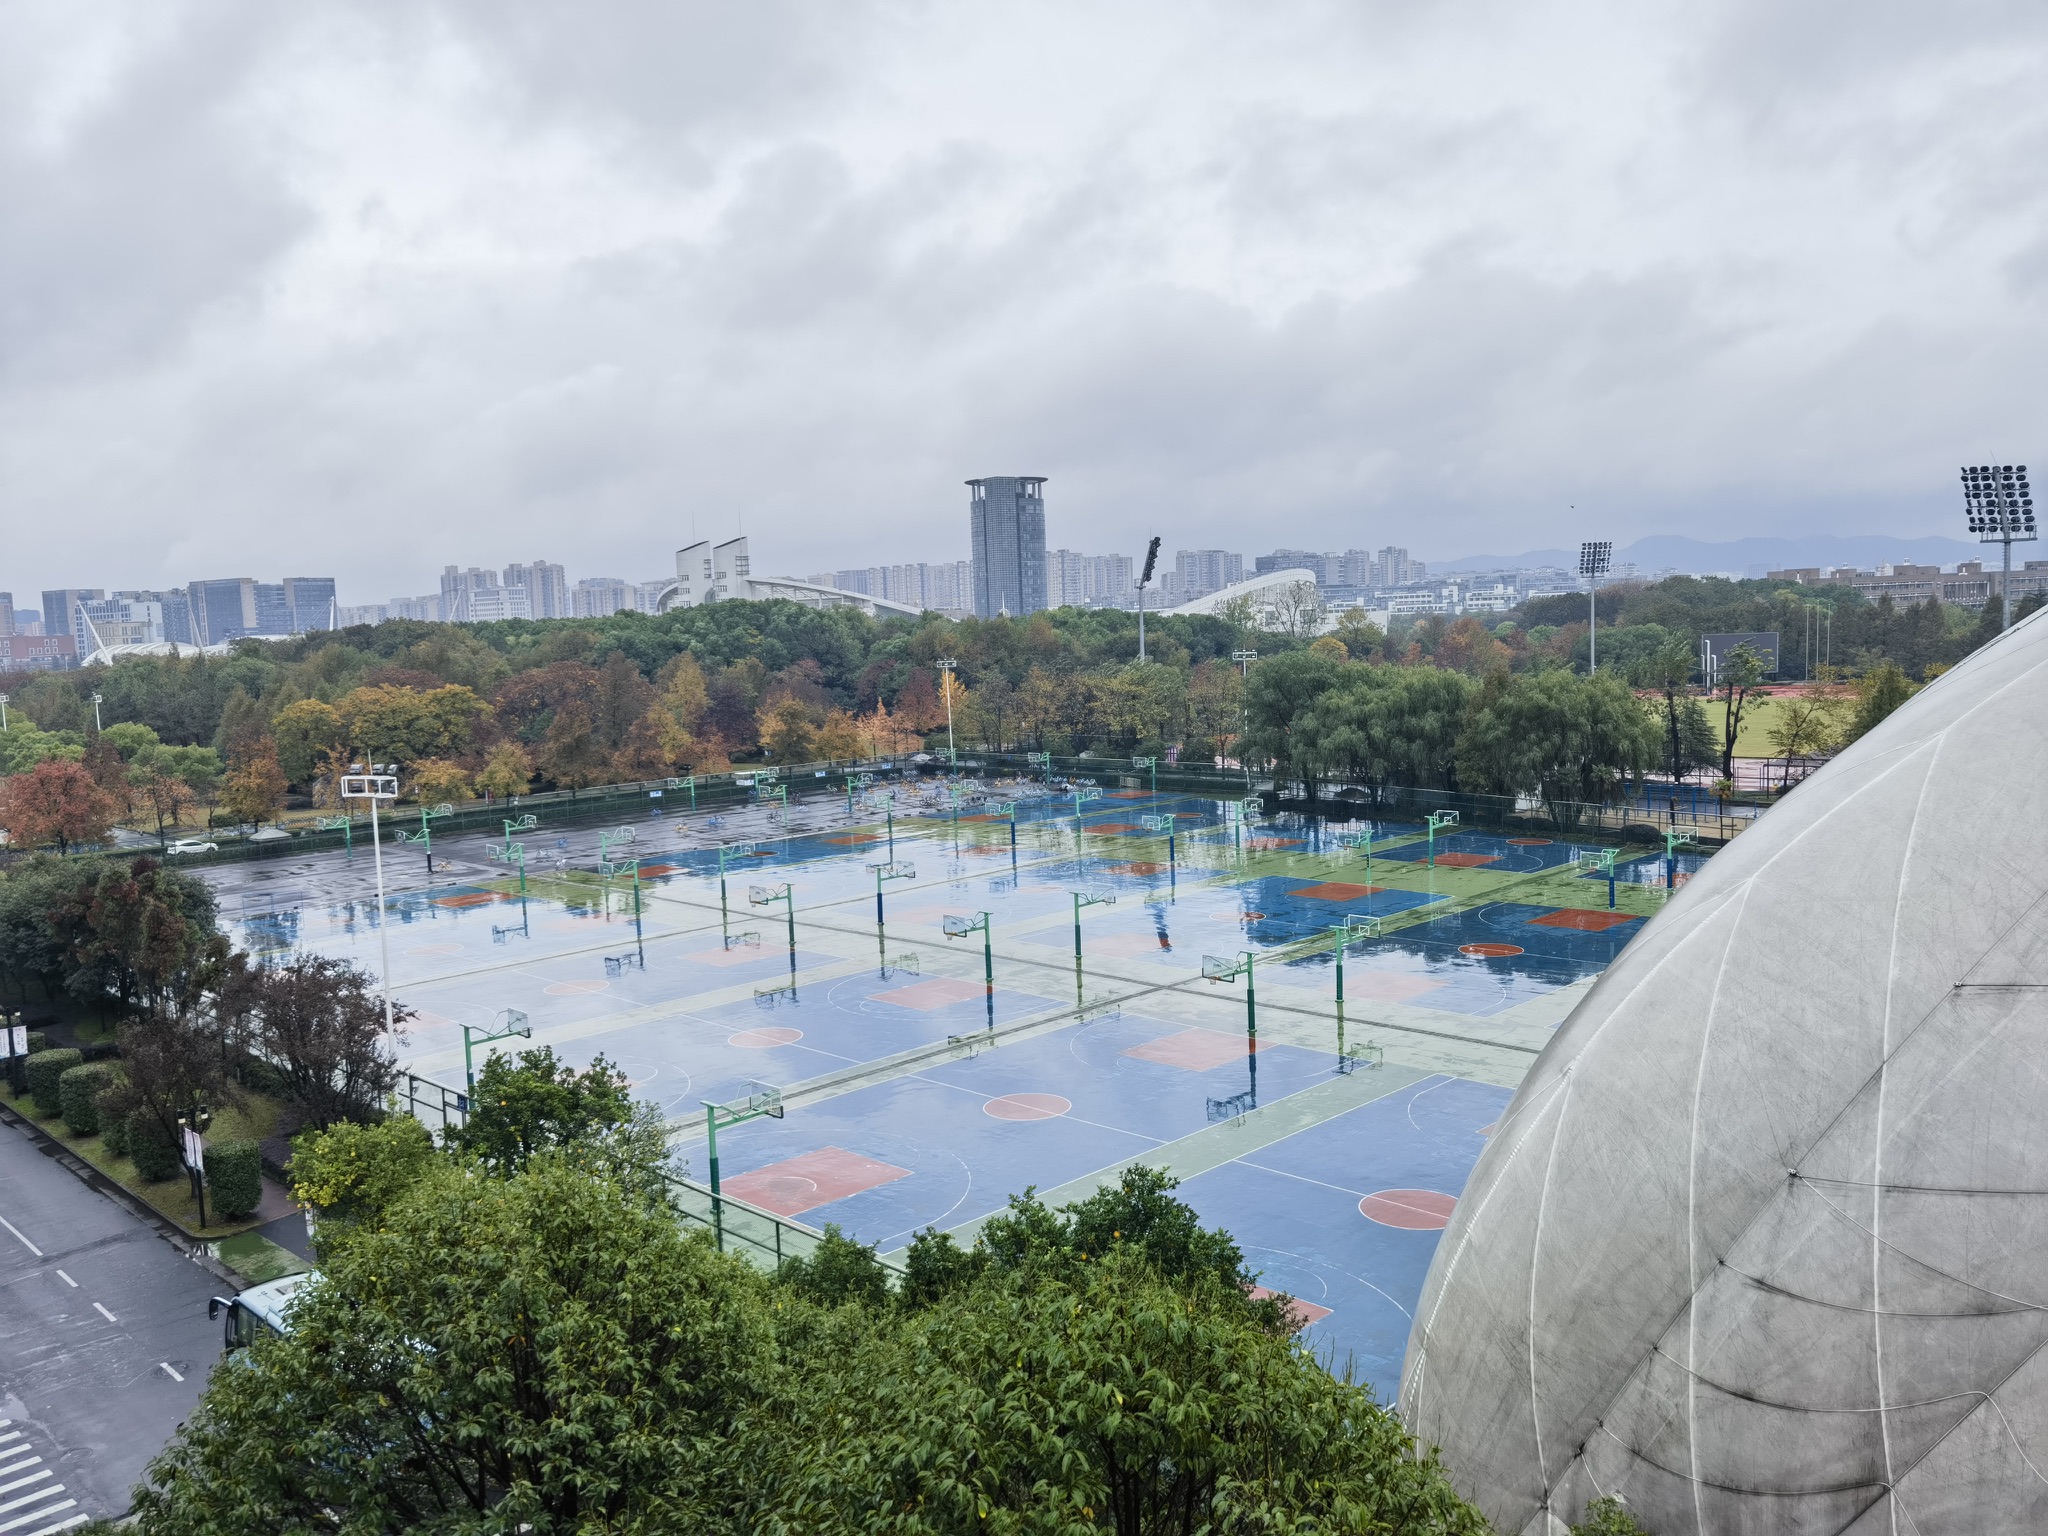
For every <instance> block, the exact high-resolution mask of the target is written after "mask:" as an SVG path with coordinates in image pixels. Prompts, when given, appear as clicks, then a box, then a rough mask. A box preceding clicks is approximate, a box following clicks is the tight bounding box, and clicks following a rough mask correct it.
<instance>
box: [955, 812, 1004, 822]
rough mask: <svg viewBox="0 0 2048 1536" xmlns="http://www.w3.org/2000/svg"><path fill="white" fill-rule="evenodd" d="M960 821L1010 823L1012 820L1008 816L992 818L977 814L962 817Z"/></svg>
mask: <svg viewBox="0 0 2048 1536" xmlns="http://www.w3.org/2000/svg"><path fill="white" fill-rule="evenodd" d="M960 819H961V820H962V821H1008V820H1009V819H1010V818H1009V817H1007V816H990V815H987V814H977V815H974V816H962V817H961V818H960Z"/></svg>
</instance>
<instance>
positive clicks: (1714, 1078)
mask: <svg viewBox="0 0 2048 1536" xmlns="http://www.w3.org/2000/svg"><path fill="white" fill-rule="evenodd" d="M2044 763H2048V623H2044V622H2043V617H2042V616H2041V615H2036V616H2035V617H2033V618H2031V619H2029V620H2028V621H2026V622H2025V623H2023V624H2021V625H2019V626H2017V627H2016V628H2015V629H2013V630H2012V631H2010V632H2008V633H2007V634H2006V635H2004V636H2003V637H2001V638H2000V639H1998V640H1997V641H1995V642H1994V643H1992V644H1991V645H1988V646H1986V647H1985V648H1983V649H1982V650H1980V651H1978V652H1977V653H1975V654H1974V655H1972V656H1971V657H1970V658H1969V659H1968V660H1966V661H1964V662H1963V663H1962V664H1961V665H1960V666H1958V667H1957V668H1955V669H1954V670H1953V671H1952V672H1949V673H1948V674H1946V675H1945V676H1943V677H1941V678H1940V679H1939V680H1937V681H1936V682H1935V683H1934V684H1933V685H1932V686H1930V687H1929V688H1927V689H1926V690H1925V691H1924V692H1923V693H1921V694H1920V695H1918V696H1917V697H1915V698H1914V699H1912V700H1911V701H1910V702H1909V703H1907V704H1906V705H1905V706H1904V707H1903V708H1901V709H1900V710H1898V711H1897V712H1896V713H1895V714H1894V715H1893V716H1892V717H1891V718H1890V719H1889V720H1887V721H1885V722H1884V723H1883V724H1882V725H1880V726H1878V727H1877V728H1876V729H1875V730H1874V731H1872V732H1871V733H1870V734H1869V735H1867V736H1865V737H1864V738H1863V739H1862V740H1861V741H1859V742H1857V743H1856V744H1855V745H1854V746H1852V747H1850V748H1849V749H1848V750H1847V751H1845V752H1843V753H1842V755H1841V756H1840V757H1839V758H1837V759H1836V760H1835V761H1834V762H1832V763H1830V764H1829V765H1828V766H1827V767H1825V768H1823V769H1822V770H1821V771H1820V772H1819V773H1817V774H1815V775H1814V776H1813V777H1812V778H1810V779H1808V780H1807V781H1806V782H1805V783H1804V784H1802V785H1801V786H1800V787H1799V788H1797V789H1796V790H1794V791H1793V792H1792V793H1791V795H1790V796H1789V797H1788V798H1787V799H1786V800H1785V801H1784V802H1783V803H1782V804H1780V805H1778V806H1777V807H1776V808H1774V809H1773V810H1771V811H1770V812H1769V814H1767V815H1766V816H1764V817H1762V818H1761V819H1760V820H1759V821H1758V822H1757V824H1756V825H1755V827H1754V828H1752V829H1751V830H1749V831H1747V832H1745V833H1743V834H1742V835H1741V836H1740V837H1738V838H1737V839H1736V840H1735V841H1734V842H1733V843H1732V844H1730V845H1729V847H1728V848H1727V849H1726V850H1725V851H1724V852H1722V853H1720V854H1718V855H1717V856H1716V857H1715V858H1714V859H1713V860H1712V861H1711V863H1709V864H1708V865H1707V866H1706V867H1705V869H1704V870H1703V871H1702V872H1701V873H1700V874H1699V875H1697V876H1696V877H1695V878H1694V879H1693V880H1692V881H1691V883H1690V884H1688V885H1687V886H1686V887H1685V888H1684V889H1682V890H1681V891H1680V892H1679V893H1678V895H1677V897H1676V898H1675V899H1674V900H1673V902H1672V903H1671V905H1670V906H1669V907H1667V908H1666V909H1665V910H1664V911H1663V912H1662V913H1661V914H1659V915H1658V916H1657V917H1656V918H1655V919H1653V920H1652V921H1651V922H1650V923H1649V924H1647V925H1646V926H1645V929H1644V931H1643V933H1642V934H1641V935H1640V936H1639V937H1638V938H1637V939H1636V940H1635V941H1634V942H1633V943H1632V944H1630V946H1629V947H1628V948H1627V949H1626V950H1625V951H1624V952H1623V953H1622V955H1621V957H1620V958H1619V960H1617V961H1616V963H1615V964H1614V965H1613V966H1612V967H1611V968H1610V969H1609V970H1608V971H1607V972H1606V974H1605V975H1604V976H1602V977H1601V978H1600V980H1599V981H1598V983H1596V984H1595V986H1594V987H1593V989H1592V990H1591V991H1590V992H1589V994H1588V995H1587V996H1586V998H1585V999H1584V1001H1583V1002H1582V1003H1581V1004H1580V1005H1579V1007H1578V1008H1577V1009H1576V1010H1575V1011H1574V1012H1573V1014H1572V1015H1571V1017H1570V1018H1569V1019H1568V1020H1567V1021H1566V1022H1565V1024H1564V1025H1563V1027H1562V1028H1561V1029H1560V1030H1559V1032H1558V1034H1557V1035H1556V1037H1555V1038H1554V1039H1553V1040H1552V1042H1551V1044H1550V1046H1549V1048H1548V1049H1547V1050H1545V1052H1544V1053H1543V1055H1542V1056H1541V1058H1539V1059H1538V1061H1537V1063H1536V1065H1535V1067H1534V1068H1533V1069H1532V1070H1531V1072H1530V1074H1529V1076H1528V1078H1527V1080H1526V1081H1525V1082H1524V1083H1523V1085H1522V1087H1521V1090H1520V1091H1519V1092H1518V1093H1517V1095H1516V1097H1515V1100H1514V1102H1513V1104H1512V1105H1511V1106H1510V1107H1509V1110H1508V1112H1507V1113H1506V1114H1505V1115H1503V1116H1502V1117H1501V1119H1500V1121H1499V1123H1498V1125H1497V1127H1496V1128H1495V1129H1494V1131H1493V1132H1492V1134H1491V1137H1490V1139H1489V1142H1488V1144H1487V1147H1486V1149H1485V1151H1484V1153H1483V1154H1482V1155H1481V1157H1480V1159H1479V1163H1478V1166H1477V1167H1476V1168H1475V1170H1474V1171H1473V1175H1472V1179H1471V1182H1470V1183H1469V1184H1468V1186H1467V1187H1466V1190H1465V1192H1464V1195H1463V1197H1462V1198H1461V1199H1460V1201H1459V1203H1458V1206H1457V1209H1456V1211H1455V1213H1454V1215H1453V1218H1452V1221H1451V1224H1450V1226H1449V1227H1448V1229H1447V1230H1446V1231H1445V1232H1444V1235H1443V1240H1442V1243H1441V1245H1440V1246H1439V1247H1438V1249H1437V1251H1436V1256H1435V1260H1434V1262H1433V1264H1432V1267H1431V1269H1430V1275H1429V1280H1428V1282H1427V1285H1426V1286H1425V1288H1424V1292H1423V1296H1422V1300H1421V1303H1420V1305H1419V1307H1418V1308H1417V1311H1416V1320H1415V1326H1414V1331H1413V1333H1412V1334H1411V1336H1410V1339H1409V1344H1408V1358H1407V1362H1406V1368H1405V1371H1404V1373H1403V1379H1402V1384H1401V1397H1400V1407H1401V1411H1402V1414H1403V1416H1404V1418H1405V1419H1406V1421H1407V1423H1408V1425H1409V1427H1410V1429H1411V1430H1412V1431H1413V1432H1414V1433H1415V1434H1416V1435H1417V1436H1418V1437H1419V1438H1420V1439H1421V1440H1423V1441H1424V1442H1425V1443H1429V1442H1434V1443H1436V1444H1438V1445H1441V1446H1442V1447H1443V1450H1444V1456H1445V1461H1446V1463H1447V1465H1448V1466H1449V1468H1450V1470H1451V1472H1452V1475H1453V1477H1454V1478H1455V1479H1456V1480H1457V1481H1458V1482H1459V1483H1460V1485H1461V1486H1463V1487H1464V1488H1465V1489H1466V1490H1467V1491H1468V1492H1469V1493H1470V1494H1471V1495H1473V1496H1474V1497H1475V1498H1476V1499H1477V1501H1478V1502H1479V1504H1480V1505H1481V1506H1482V1507H1483V1508H1484V1509H1485V1511H1486V1512H1487V1514H1488V1515H1489V1516H1490V1517H1491V1518H1492V1519H1493V1521H1494V1523H1495V1525H1496V1527H1497V1528H1498V1529H1500V1530H1501V1531H1503V1532H1522V1531H1556V1530H1558V1529H1560V1528H1561V1527H1559V1526H1558V1525H1556V1524H1554V1523H1553V1522H1554V1521H1556V1520H1559V1519H1561V1520H1564V1521H1570V1520H1573V1519H1576V1518H1578V1516H1579V1513H1580V1511H1581V1510H1582V1508H1583V1507H1584V1505H1585V1503H1586V1502H1587V1501H1588V1500H1590V1499H1592V1498H1594V1497H1597V1496H1599V1495H1601V1494H1605V1493H1614V1494H1619V1495H1620V1496H1621V1497H1622V1498H1623V1499H1624V1500H1625V1501H1626V1502H1627V1503H1628V1504H1629V1506H1630V1507H1631V1508H1632V1510H1633V1512H1634V1513H1635V1515H1636V1518H1637V1519H1639V1520H1640V1521H1642V1523H1643V1524H1644V1525H1646V1526H1647V1527H1648V1528H1649V1529H1651V1530H1653V1531H1656V1532H1658V1533H1659V1536H1679V1533H1683V1532H1738V1531H1740V1532H1752V1531H1772V1532H1789V1533H1809V1532H1811V1533H1819V1532H1827V1533H1835V1532H1850V1533H1855V1536H1876V1533H1879V1532H1882V1533H1885V1536H1891V1533H1894V1532H1907V1531H1913V1532H1931V1531H1937V1530H1939V1531H2018V1530H2043V1529H2048V1351H2044V1350H2043V1346H2044V1345H2048V1112H2044V1099H2048V1006H2044V999H2048V857H2044V853H2048V772H2044V771H2043V764H2044Z"/></svg>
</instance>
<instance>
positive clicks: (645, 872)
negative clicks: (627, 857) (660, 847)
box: [640, 864, 676, 880]
mask: <svg viewBox="0 0 2048 1536" xmlns="http://www.w3.org/2000/svg"><path fill="white" fill-rule="evenodd" d="M675 872H676V866H675V865H673V864H642V865H641V866H640V878H641V879H642V880H653V879H655V878H657V877H658V876H661V875H672V874H674V873H675Z"/></svg>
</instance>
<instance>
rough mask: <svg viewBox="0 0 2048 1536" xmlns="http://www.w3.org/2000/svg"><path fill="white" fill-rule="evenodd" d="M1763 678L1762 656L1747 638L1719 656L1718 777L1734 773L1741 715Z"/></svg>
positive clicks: (1716, 680) (1717, 681)
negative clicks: (1719, 760) (1719, 743)
mask: <svg viewBox="0 0 2048 1536" xmlns="http://www.w3.org/2000/svg"><path fill="white" fill-rule="evenodd" d="M1763 680H1764V659H1763V657H1761V656H1759V655H1758V654H1757V653H1756V651H1755V650H1753V649H1752V648H1751V647H1750V644H1749V642H1748V641H1747V640H1745V641H1743V642H1742V643H1741V644H1740V645H1738V646H1736V647H1735V649H1734V650H1732V651H1730V652H1729V653H1728V654H1727V655H1726V656H1724V657H1722V658H1721V664H1720V666H1719V668H1718V669H1717V671H1716V675H1715V678H1714V682H1715V684H1716V685H1717V686H1718V687H1719V688H1720V690H1721V776H1722V777H1723V778H1733V777H1734V776H1735V744H1736V740H1737V738H1738V737H1740V736H1741V735H1742V714H1743V711H1744V710H1745V709H1747V708H1748V707H1749V698H1750V695H1751V694H1752V693H1753V692H1755V691H1756V687H1757V685H1758V684H1759V683H1761V682H1762V681H1763Z"/></svg>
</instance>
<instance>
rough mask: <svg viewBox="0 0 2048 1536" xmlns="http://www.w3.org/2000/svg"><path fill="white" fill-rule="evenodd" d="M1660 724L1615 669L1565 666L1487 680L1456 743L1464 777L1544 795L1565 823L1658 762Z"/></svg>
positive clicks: (1497, 789) (1496, 789) (1504, 791)
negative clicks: (1582, 671)
mask: <svg viewBox="0 0 2048 1536" xmlns="http://www.w3.org/2000/svg"><path fill="white" fill-rule="evenodd" d="M1657 736H1658V732H1657V727H1656V724H1655V722H1654V721H1653V720H1652V719H1651V717H1650V716H1649V715H1648V713H1646V712H1645V711H1644V709H1643V708H1642V706H1641V705H1640V704H1638V703H1637V702H1636V699H1635V695H1634V694H1632V693H1631V692H1630V691H1629V690H1628V687H1627V686H1626V685H1625V684H1624V683H1622V681H1621V680H1620V679H1619V678H1618V677H1617V676H1616V675H1615V674H1613V673H1612V672H1608V671H1606V670H1604V669H1603V670H1602V671H1601V672H1599V673H1598V674H1597V675H1595V676H1593V677H1590V678H1587V677H1581V676H1579V675H1578V674H1576V673H1572V672H1566V671H1563V670H1562V669H1559V670H1556V671H1551V672H1539V673H1536V674H1534V675H1530V676H1523V677H1516V678H1506V677H1502V678H1499V679H1497V680H1494V681H1492V682H1490V683H1489V686H1488V689H1487V691H1486V692H1485V693H1483V694H1482V695H1481V697H1480V699H1479V701H1478V702H1477V704H1476V705H1475V707H1474V709H1473V713H1472V717H1471V720H1470V722H1469V723H1468V725H1467V727H1466V730H1465V733H1464V736H1463V738H1462V739H1461V740H1460V742H1459V745H1458V765H1459V776H1460V778H1461V780H1462V781H1463V782H1465V783H1467V784H1469V785H1473V786H1475V787H1476V786H1480V785H1483V786H1484V787H1485V788H1486V789H1488V790H1489V791H1491V792H1492V793H1494V794H1501V795H1511V794H1525V793H1535V794H1538V795H1540V796H1542V798H1543V801H1544V804H1545V806H1546V807H1547V808H1548V810H1549V812H1550V815H1551V817H1552V819H1553V820H1555V821H1556V822H1557V823H1558V825H1560V826H1571V825H1575V824H1576V822H1577V820H1578V818H1579V815H1580V811H1579V807H1581V806H1584V805H1607V804H1610V803H1611V802H1613V801H1615V800H1617V799H1619V798H1621V795H1622V793H1623V789H1624V786H1625V783H1626V780H1627V779H1628V777H1629V776H1631V775H1640V774H1642V773H1643V772H1644V771H1645V770H1646V769H1648V768H1649V767H1650V766H1651V765H1653V764H1654V763H1655V762H1656V761H1657V755H1658V741H1657Z"/></svg>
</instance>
